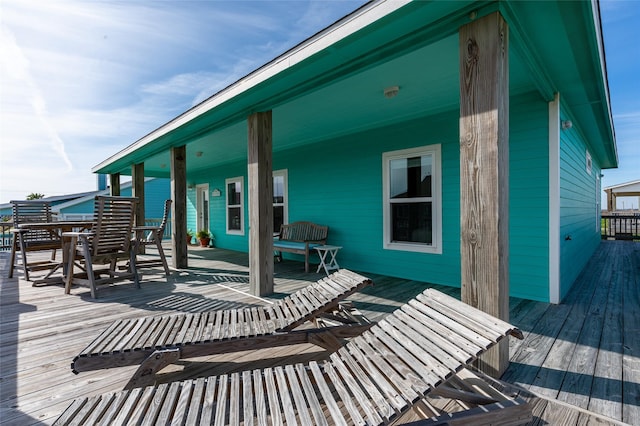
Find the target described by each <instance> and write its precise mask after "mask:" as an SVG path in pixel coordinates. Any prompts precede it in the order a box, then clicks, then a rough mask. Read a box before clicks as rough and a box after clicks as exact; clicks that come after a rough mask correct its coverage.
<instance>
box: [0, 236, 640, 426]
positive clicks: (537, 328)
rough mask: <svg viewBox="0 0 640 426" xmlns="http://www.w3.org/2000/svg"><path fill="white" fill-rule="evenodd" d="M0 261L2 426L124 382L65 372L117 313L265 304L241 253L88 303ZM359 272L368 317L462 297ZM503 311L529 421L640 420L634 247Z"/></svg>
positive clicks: (638, 278)
mask: <svg viewBox="0 0 640 426" xmlns="http://www.w3.org/2000/svg"><path fill="white" fill-rule="evenodd" d="M149 252H150V254H149V256H153V251H152V250H149ZM8 260H9V256H8V253H0V309H1V311H0V372H1V373H0V375H1V380H0V423H1V424H3V425H4V424H6V425H11V424H16V425H28V424H51V423H52V422H53V420H55V418H56V417H57V416H58V415H59V414H60V413H61V412H62V410H63V409H64V408H65V407H66V406H67V405H68V404H69V402H70V401H71V400H72V399H74V398H76V397H79V396H87V395H94V394H97V393H104V392H109V391H115V390H119V389H122V387H123V386H124V384H125V383H126V382H127V381H128V379H129V378H130V377H131V375H132V373H133V370H135V368H134V367H124V368H118V369H111V370H103V371H97V372H88V373H81V374H79V375H74V374H73V373H72V372H71V369H70V363H71V360H72V359H73V357H74V356H75V355H77V354H78V353H79V352H80V351H81V350H82V349H83V348H84V347H85V346H86V345H87V344H88V343H89V342H91V341H92V340H93V339H94V338H95V337H96V336H97V335H98V334H99V333H100V332H101V331H102V330H103V329H104V328H105V327H106V326H107V325H109V324H110V323H111V322H112V321H114V320H116V319H119V318H132V317H138V316H142V315H150V314H161V313H167V312H199V311H204V310H211V309H224V308H230V307H240V306H246V305H255V304H264V303H266V302H265V300H263V299H260V298H256V297H253V296H251V295H249V294H248V293H247V292H248V287H249V280H248V270H249V268H248V258H247V255H246V254H245V253H238V252H232V251H227V250H221V249H201V248H197V247H192V248H190V249H189V265H190V268H189V270H184V271H180V272H174V273H173V275H172V277H171V278H170V279H169V280H168V281H167V280H165V278H164V275H163V274H161V271H160V270H158V269H145V270H143V271H142V272H143V273H144V276H143V280H142V289H140V290H137V289H135V288H134V287H133V285H132V284H129V283H121V284H117V285H113V286H108V287H102V288H100V289H99V290H98V296H99V299H96V300H94V299H91V297H90V294H89V290H88V289H87V288H74V289H72V295H71V296H68V295H64V294H63V289H62V287H61V286H57V285H52V286H44V287H32V286H31V284H30V283H28V282H26V281H24V280H22V279H18V278H19V277H21V276H22V274H21V273H20V272H18V273H17V274H16V276H17V277H18V278H13V279H8V278H6V276H7V271H8ZM365 275H367V276H369V277H370V278H372V279H373V281H374V282H375V286H374V287H370V288H367V289H365V290H364V291H362V292H360V293H357V294H356V295H354V296H352V297H351V298H350V299H351V300H353V301H354V303H355V305H356V306H357V307H358V308H359V309H360V310H361V311H362V312H363V313H364V314H365V315H366V316H367V317H369V318H370V319H371V320H374V321H375V320H379V319H380V318H382V317H384V315H386V314H387V313H389V312H391V311H392V310H394V309H395V308H396V307H398V306H400V305H402V304H403V303H405V302H406V301H407V300H409V299H411V298H412V297H414V296H415V295H416V294H418V293H419V292H421V291H423V290H424V289H425V288H426V287H436V288H438V289H439V290H441V291H444V292H446V293H448V294H451V295H453V296H456V297H459V295H460V292H459V290H458V289H454V288H447V287H441V286H434V285H430V284H428V283H423V282H417V281H409V280H403V279H397V278H391V277H386V276H379V275H375V274H365ZM321 276H322V275H321V274H315V273H310V274H305V273H304V267H303V266H302V264H301V263H298V262H292V261H285V262H282V263H276V265H275V289H276V293H275V294H274V295H272V296H271V298H280V297H283V296H284V295H286V294H289V293H291V292H293V291H295V290H297V289H298V288H300V287H303V286H305V285H307V284H308V283H309V282H310V281H316V280H317V279H319V278H320V277H321ZM510 306H511V320H510V321H511V322H512V323H513V324H515V325H517V326H518V327H520V329H521V330H522V331H523V332H524V334H525V339H524V340H523V341H518V340H515V339H511V340H510V348H511V352H510V353H511V365H510V367H509V369H508V370H507V371H506V373H505V374H504V376H503V377H502V379H503V380H505V381H506V382H509V383H512V384H514V385H517V386H519V387H520V388H522V389H523V391H522V396H524V397H526V398H528V399H530V400H531V402H532V404H534V421H533V422H532V424H536V425H538V424H540V425H542V424H550V425H584V424H599V425H600V424H619V423H620V422H624V423H627V424H631V425H638V424H640V338H638V336H640V243H637V242H629V241H624V242H623V241H603V242H602V243H601V245H600V247H599V249H598V250H597V252H596V253H595V254H594V256H593V257H592V259H591V261H590V262H589V264H588V265H587V267H586V268H585V270H584V271H583V272H582V274H581V275H580V277H579V278H578V280H577V281H576V283H575V285H574V287H573V289H572V291H571V293H570V294H569V295H568V296H567V298H566V300H565V301H564V302H563V303H562V304H560V305H550V304H547V303H540V302H532V301H526V300H522V299H516V298H512V299H511V301H510ZM326 356H327V353H326V352H325V351H324V350H322V349H320V348H318V347H315V346H311V345H296V346H292V347H284V348H282V347H281V348H276V349H271V350H263V351H246V352H241V353H234V354H229V355H217V356H211V357H204V358H198V359H191V360H188V361H181V362H180V363H179V364H178V365H173V366H171V367H168V368H166V369H165V370H163V372H162V373H161V374H159V376H158V380H159V381H161V382H171V381H175V380H181V379H185V378H193V377H200V376H207V375H212V374H218V373H220V372H222V371H227V372H229V371H237V370H243V369H247V368H256V367H266V366H271V365H276V364H279V363H283V362H292V361H295V362H299V361H306V360H311V359H321V358H324V357H326ZM529 392H530V393H529ZM534 395H535V396H534ZM406 420H407V421H410V420H412V419H411V418H407V419H406Z"/></svg>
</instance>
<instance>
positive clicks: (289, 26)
mask: <svg viewBox="0 0 640 426" xmlns="http://www.w3.org/2000/svg"><path fill="white" fill-rule="evenodd" d="M362 3H363V2H362V1H302V0H295V1H264V0H263V1H155V2H150V1H142V0H140V1H126V2H125V1H117V2H116V1H62V0H49V1H39V0H0V55H1V56H0V58H1V60H0V141H1V143H0V203H4V202H7V201H9V200H11V199H14V198H24V197H25V196H26V195H27V194H29V193H31V192H40V193H44V194H45V195H60V194H66V193H73V192H83V191H90V190H93V189H95V186H96V179H95V176H94V175H92V174H91V172H90V170H91V167H92V166H94V165H96V164H97V163H99V162H100V161H102V160H104V159H105V158H107V157H109V156H110V155H112V154H114V153H116V152H117V151H119V150H121V149H122V148H124V147H126V146H127V145H129V144H131V143H133V142H134V141H136V140H137V139H139V138H140V137H142V136H144V135H145V134H147V133H149V132H150V131H152V130H154V129H156V128H157V127H159V126H161V125H162V124H164V123H165V122H167V121H169V120H170V119H172V118H173V117H175V116H177V115H178V114H180V113H182V112H183V111H185V110H186V109H188V108H190V107H191V106H193V105H195V104H197V103H198V102H200V101H202V100H204V99H205V98H207V97H208V96H210V95H212V94H213V93H215V92H217V91H218V90H220V89H221V88H223V87H225V86H227V85H228V84H230V83H232V82H233V81H235V80H237V79H238V78H239V77H242V76H243V75H245V74H247V73H249V72H250V71H252V70H254V69H255V68H257V67H259V66H260V65H262V64H264V63H266V62H268V61H269V60H271V59H273V58H274V57H276V56H277V55H279V54H280V53H282V52H284V51H286V50H287V49H289V48H290V47H292V46H294V45H295V44H297V43H299V42H300V41H302V40H304V39H305V38H307V37H309V36H311V35H313V34H314V33H315V32H317V31H319V30H320V29H322V28H324V27H326V26H327V25H330V24H331V23H333V22H334V21H336V20H338V19H339V18H341V17H342V16H344V15H346V14H347V13H349V12H350V11H352V10H354V9H356V8H357V7H358V6H359V5H360V4H362ZM601 10H602V16H603V27H604V39H605V49H606V54H607V65H608V73H609V85H610V89H611V98H612V110H613V114H614V125H615V128H616V135H617V142H618V153H619V158H620V167H619V169H617V170H606V171H604V175H605V176H604V178H603V186H608V185H613V184H617V183H621V182H627V181H631V180H637V179H640V147H639V143H640V140H639V139H640V101H639V99H640V82H639V81H638V80H639V77H638V75H640V54H639V52H638V48H637V46H636V45H635V44H634V42H633V40H632V39H631V40H630V39H629V36H631V35H632V34H634V33H635V31H636V28H635V27H636V26H637V22H640V2H638V1H633V0H626V1H611V0H605V1H603V2H602V3H601ZM634 49H635V53H634V52H633V50H634ZM633 201H634V200H628V202H633ZM637 203H638V201H637V200H635V207H636V208H637V207H638V206H637Z"/></svg>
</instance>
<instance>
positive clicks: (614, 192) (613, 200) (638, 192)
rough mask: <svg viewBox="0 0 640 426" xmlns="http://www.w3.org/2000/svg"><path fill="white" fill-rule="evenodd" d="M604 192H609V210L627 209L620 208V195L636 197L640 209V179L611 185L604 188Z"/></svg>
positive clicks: (636, 203)
mask: <svg viewBox="0 0 640 426" xmlns="http://www.w3.org/2000/svg"><path fill="white" fill-rule="evenodd" d="M604 192H605V193H606V194H607V211H608V212H610V213H612V212H615V211H616V210H626V208H620V207H619V206H618V204H619V203H618V202H617V200H618V197H621V198H622V197H635V198H636V200H635V205H636V206H638V209H639V210H640V180H634V181H632V182H627V183H620V184H618V185H611V186H608V187H606V188H604ZM631 205H633V202H631V203H629V206H631ZM629 209H630V207H629Z"/></svg>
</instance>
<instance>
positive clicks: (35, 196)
mask: <svg viewBox="0 0 640 426" xmlns="http://www.w3.org/2000/svg"><path fill="white" fill-rule="evenodd" d="M40 198H44V194H40V193H39V192H32V193H31V194H29V195H27V200H39V199H40Z"/></svg>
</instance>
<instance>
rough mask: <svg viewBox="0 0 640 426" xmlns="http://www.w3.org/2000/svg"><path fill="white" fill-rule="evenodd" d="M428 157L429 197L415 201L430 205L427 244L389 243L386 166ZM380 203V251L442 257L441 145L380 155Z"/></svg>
mask: <svg viewBox="0 0 640 426" xmlns="http://www.w3.org/2000/svg"><path fill="white" fill-rule="evenodd" d="M419 156H431V157H432V159H433V169H432V174H431V191H432V192H431V197H423V198H419V199H417V200H416V201H430V202H431V209H432V210H431V214H432V217H431V220H432V223H431V229H432V233H433V235H432V239H431V241H432V242H431V244H423V243H409V242H393V241H391V219H390V218H391V204H392V203H393V201H392V200H391V198H390V196H389V163H390V162H391V160H397V159H403V158H410V157H419ZM382 179H383V180H382V200H383V203H384V205H383V208H382V211H383V215H382V216H383V242H382V243H383V248H384V249H386V250H401V251H412V252H421V253H432V254H442V168H441V145H440V144H435V145H427V146H422V147H418V148H410V149H403V150H399V151H390V152H385V153H383V154H382Z"/></svg>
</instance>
